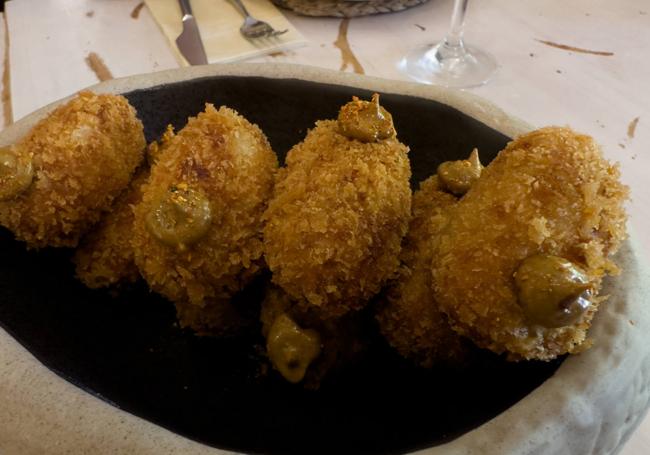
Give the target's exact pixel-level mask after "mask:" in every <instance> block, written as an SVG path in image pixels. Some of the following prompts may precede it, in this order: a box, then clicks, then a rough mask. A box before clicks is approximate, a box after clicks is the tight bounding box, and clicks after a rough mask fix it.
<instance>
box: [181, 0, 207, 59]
mask: <svg viewBox="0 0 650 455" xmlns="http://www.w3.org/2000/svg"><path fill="white" fill-rule="evenodd" d="M178 2H179V3H180V6H181V12H182V13H183V19H182V20H183V31H182V32H181V34H180V35H178V38H176V46H178V50H179V51H180V52H181V54H183V57H185V59H186V60H187V61H188V62H189V64H190V65H207V63H208V57H207V56H206V55H205V48H204V47H203V41H201V34H200V33H199V27H198V25H196V19H194V15H193V14H192V8H191V7H190V2H189V0H178Z"/></svg>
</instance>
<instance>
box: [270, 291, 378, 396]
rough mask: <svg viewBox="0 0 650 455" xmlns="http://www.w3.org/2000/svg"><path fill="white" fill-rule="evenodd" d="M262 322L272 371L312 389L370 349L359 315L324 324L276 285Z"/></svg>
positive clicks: (315, 314) (323, 321)
mask: <svg viewBox="0 0 650 455" xmlns="http://www.w3.org/2000/svg"><path fill="white" fill-rule="evenodd" d="M260 321H261V322H262V335H263V336H264V338H265V339H266V353H267V356H268V358H269V360H270V362H271V365H272V366H273V368H274V369H275V370H277V371H278V373H280V374H281V375H282V376H283V377H284V378H285V379H286V380H287V381H289V382H292V383H299V382H301V383H302V384H303V385H304V387H306V388H310V389H318V388H319V387H320V384H321V381H322V380H323V379H324V378H325V376H326V375H328V374H331V372H332V371H334V370H338V369H342V368H344V367H345V366H346V365H348V364H350V363H352V362H353V361H354V360H355V359H356V358H358V357H359V355H360V354H361V353H363V352H364V351H365V349H366V347H367V339H366V338H367V337H366V336H365V334H364V332H363V330H362V329H361V320H360V317H359V314H358V313H353V314H348V315H346V316H343V317H342V318H339V319H327V320H322V319H321V318H320V317H319V315H318V313H317V312H315V311H313V310H312V309H311V308H308V307H307V308H305V307H304V306H301V305H296V303H295V302H294V301H292V300H291V298H290V297H289V296H288V294H287V293H285V292H284V291H283V290H282V289H280V288H278V287H276V286H273V285H271V286H269V288H268V289H267V292H266V295H265V297H264V301H263V302H262V308H261V312H260Z"/></svg>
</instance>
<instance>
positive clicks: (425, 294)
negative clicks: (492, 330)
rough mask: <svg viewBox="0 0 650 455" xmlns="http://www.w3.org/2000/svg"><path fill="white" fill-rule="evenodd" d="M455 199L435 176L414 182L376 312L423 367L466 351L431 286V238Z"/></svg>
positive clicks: (399, 346) (384, 329)
mask: <svg viewBox="0 0 650 455" xmlns="http://www.w3.org/2000/svg"><path fill="white" fill-rule="evenodd" d="M456 202H457V199H456V198H455V197H454V196H453V195H451V194H449V193H447V192H444V191H442V189H441V184H440V182H439V178H438V176H435V175H434V176H432V177H430V178H428V179H427V180H425V181H424V182H422V183H421V184H420V189H419V190H418V191H416V192H415V194H413V218H412V219H411V222H410V224H409V231H408V233H407V234H406V237H405V239H404V242H403V244H402V251H401V253H400V260H401V262H402V265H401V266H400V269H399V274H398V277H397V279H396V280H395V281H394V282H393V283H391V285H390V287H389V288H388V289H387V290H386V298H385V301H383V302H382V303H381V304H380V306H379V308H378V311H377V314H376V319H377V321H378V323H379V328H380V331H381V333H382V335H384V337H385V338H386V339H387V340H388V342H389V344H390V345H391V346H393V348H395V349H396V350H397V352H399V353H400V354H401V355H402V356H403V357H406V358H408V359H411V360H412V361H413V362H415V363H416V364H418V365H420V366H422V367H425V368H430V367H432V366H434V365H439V364H455V363H460V362H462V361H463V359H464V358H465V355H466V352H467V341H466V340H464V339H462V338H461V337H460V336H459V335H458V334H456V332H454V331H453V330H452V329H451V327H450V325H449V322H448V321H447V316H446V315H445V314H444V313H443V312H441V311H440V309H439V308H438V304H437V303H436V301H435V299H434V298H433V291H432V290H431V261H432V255H433V252H432V242H433V241H434V240H435V238H436V237H437V235H438V233H439V232H440V230H441V229H442V228H443V227H444V225H445V223H446V222H447V214H448V212H449V210H450V209H451V207H453V206H454V205H455V204H456Z"/></svg>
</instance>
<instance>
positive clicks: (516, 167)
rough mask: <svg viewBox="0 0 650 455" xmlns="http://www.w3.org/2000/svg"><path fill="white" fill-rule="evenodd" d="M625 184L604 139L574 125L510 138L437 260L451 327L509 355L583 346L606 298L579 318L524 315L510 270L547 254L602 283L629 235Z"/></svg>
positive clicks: (438, 286)
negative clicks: (549, 324)
mask: <svg viewBox="0 0 650 455" xmlns="http://www.w3.org/2000/svg"><path fill="white" fill-rule="evenodd" d="M627 194H628V192H627V188H626V187H625V186H623V185H622V184H621V183H620V182H619V171H618V168H617V167H616V166H613V165H611V164H610V163H608V162H607V161H605V160H604V159H603V157H602V155H601V152H600V149H599V147H598V146H597V145H596V144H595V143H594V141H593V140H592V139H591V138H590V137H588V136H584V135H580V134H577V133H575V132H573V131H571V130H570V129H568V128H558V127H549V128H543V129H541V130H537V131H534V132H532V133H529V134H526V135H523V136H521V137H519V138H517V139H516V140H514V141H512V142H511V143H510V144H509V145H508V146H507V148H506V149H505V150H503V151H502V152H501V153H500V154H499V156H498V157H497V158H496V159H495V160H494V161H493V162H492V163H491V164H490V165H489V166H488V167H487V168H486V169H485V170H484V172H483V174H482V175H481V178H480V179H479V180H478V181H477V182H476V183H475V184H474V186H473V187H472V188H471V189H470V191H469V192H468V193H467V194H466V195H465V197H464V198H463V199H462V200H461V202H460V203H459V204H458V205H457V206H456V207H455V208H454V209H453V210H452V212H451V213H450V217H449V223H448V224H447V226H446V228H445V229H444V230H443V232H442V233H441V235H440V236H439V241H438V242H437V246H436V250H435V253H434V261H433V280H434V290H435V296H436V299H437V300H438V302H439V304H440V307H441V308H442V309H443V310H444V311H445V312H446V313H447V314H448V316H449V317H450V320H451V323H452V325H453V327H454V329H455V330H456V331H457V332H458V333H460V334H463V335H465V336H467V337H469V338H471V339H472V340H473V341H474V342H475V343H477V344H478V345H479V346H481V347H485V348H488V349H491V350H492V351H494V352H497V353H501V352H508V353H509V354H510V357H511V358H512V359H518V358H525V359H542V360H549V359H552V358H555V357H556V356H558V355H561V354H564V353H567V352H568V353H573V352H576V351H578V350H580V349H581V347H580V345H581V344H582V343H583V342H584V341H585V337H586V333H587V329H588V328H589V326H590V323H591V319H592V317H593V315H594V313H595V311H596V310H597V308H598V303H599V302H600V301H601V300H602V299H595V300H596V302H595V304H594V305H593V306H592V308H591V310H590V311H589V312H588V313H587V314H586V315H585V317H584V319H583V320H582V321H581V322H579V323H578V324H575V325H571V326H566V327H561V328H544V327H541V326H534V325H531V324H529V323H528V322H527V320H526V318H525V316H524V313H523V310H522V308H521V307H520V306H519V304H518V303H517V297H516V292H515V288H514V280H513V273H514V272H515V270H516V268H517V267H518V265H519V263H520V262H521V261H522V260H523V259H524V258H526V257H528V256H530V255H533V254H538V253H544V254H551V255H556V256H560V257H563V258H566V259H568V260H570V261H572V262H573V263H575V264H578V265H579V266H581V267H583V268H584V269H585V270H586V271H587V273H588V274H589V275H590V276H591V277H593V279H594V280H595V281H596V284H597V286H598V287H599V284H600V280H601V279H602V277H603V275H604V274H606V273H612V272H615V271H616V266H615V264H614V263H613V262H612V261H611V259H610V256H611V255H612V254H614V253H615V252H616V250H617V249H618V247H619V245H620V243H621V241H622V240H623V239H624V238H625V219H626V217H625V212H624V209H623V202H624V200H625V199H626V198H627Z"/></svg>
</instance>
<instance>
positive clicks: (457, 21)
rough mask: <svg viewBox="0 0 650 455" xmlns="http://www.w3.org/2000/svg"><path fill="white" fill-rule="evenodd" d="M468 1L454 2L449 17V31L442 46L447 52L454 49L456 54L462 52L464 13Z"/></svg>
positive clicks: (456, 0)
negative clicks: (452, 10)
mask: <svg viewBox="0 0 650 455" xmlns="http://www.w3.org/2000/svg"><path fill="white" fill-rule="evenodd" d="M468 3H469V0H454V12H453V13H452V15H451V24H450V26H449V31H448V32H447V36H445V39H444V45H445V47H447V49H448V50H449V51H452V50H453V49H454V48H455V50H456V52H458V53H462V52H463V50H464V49H463V28H464V27H465V13H467V4H468Z"/></svg>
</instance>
